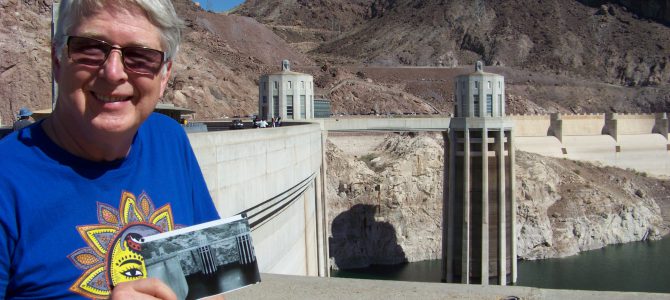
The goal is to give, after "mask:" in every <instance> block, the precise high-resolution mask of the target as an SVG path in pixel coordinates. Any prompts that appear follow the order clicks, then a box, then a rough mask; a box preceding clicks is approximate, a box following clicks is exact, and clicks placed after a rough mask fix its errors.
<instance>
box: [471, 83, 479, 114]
mask: <svg viewBox="0 0 670 300" xmlns="http://www.w3.org/2000/svg"><path fill="white" fill-rule="evenodd" d="M475 82H476V81H475ZM473 97H474V101H473V103H472V104H473V105H474V107H473V108H474V113H475V117H481V116H480V115H479V95H474V96H473Z"/></svg>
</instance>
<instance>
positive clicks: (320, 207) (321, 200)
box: [315, 130, 330, 277]
mask: <svg viewBox="0 0 670 300" xmlns="http://www.w3.org/2000/svg"><path fill="white" fill-rule="evenodd" d="M327 139H328V131H326V130H322V131H321V169H320V170H319V174H317V176H316V188H315V192H316V234H317V247H318V253H317V258H318V260H319V262H318V264H319V270H318V272H319V276H321V277H330V267H329V265H328V263H329V262H328V242H327V241H328V231H329V228H328V224H329V223H328V220H327V216H328V214H327V212H328V208H327V206H326V186H325V184H326V182H327V181H326V170H327V164H326V161H327V160H326V142H327Z"/></svg>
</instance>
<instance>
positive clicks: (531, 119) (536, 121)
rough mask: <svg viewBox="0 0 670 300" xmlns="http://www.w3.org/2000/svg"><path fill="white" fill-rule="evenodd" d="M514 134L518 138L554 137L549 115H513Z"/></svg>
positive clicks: (511, 117)
mask: <svg viewBox="0 0 670 300" xmlns="http://www.w3.org/2000/svg"><path fill="white" fill-rule="evenodd" d="M509 118H510V119H512V120H513V121H514V134H515V135H516V136H548V135H552V133H551V132H550V131H549V130H550V128H551V119H550V117H549V115H512V116H509Z"/></svg>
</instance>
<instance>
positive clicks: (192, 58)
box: [0, 0, 670, 125]
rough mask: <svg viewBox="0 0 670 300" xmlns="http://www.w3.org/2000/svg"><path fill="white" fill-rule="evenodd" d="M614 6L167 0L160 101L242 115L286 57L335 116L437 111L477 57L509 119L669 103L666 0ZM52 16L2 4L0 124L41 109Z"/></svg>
mask: <svg viewBox="0 0 670 300" xmlns="http://www.w3.org/2000/svg"><path fill="white" fill-rule="evenodd" d="M612 2H616V3H610V2H605V1H586V0H584V1H572V0H567V1H559V0H550V1H541V2H540V1H521V0H510V1H446V0H443V1H440V0H426V1H408V0H310V1H307V0H290V1H288V0H264V1H261V0H248V1H246V3H245V4H244V5H242V6H241V7H240V8H239V9H238V10H237V11H236V12H234V14H231V15H227V14H215V13H211V12H207V11H204V10H202V9H201V8H199V7H198V6H197V5H196V4H194V3H193V2H191V1H190V0H174V3H175V6H176V8H177V10H178V13H179V14H180V15H181V16H182V17H183V18H184V19H185V20H186V21H187V24H188V27H187V28H186V29H185V30H184V43H183V45H182V47H181V52H180V54H179V56H178V58H177V61H176V64H175V69H174V75H173V78H172V79H171V81H170V84H169V87H168V91H167V92H166V95H165V97H164V99H163V101H164V102H170V103H175V104H177V105H179V106H183V107H187V108H191V109H193V110H195V111H196V112H197V113H196V116H195V117H196V118H197V119H218V118H221V117H224V116H235V115H249V114H253V113H255V112H256V110H257V109H256V106H257V105H256V103H257V97H258V92H257V80H258V77H259V76H260V74H263V73H267V72H270V71H274V70H276V69H277V68H278V66H279V63H280V61H281V60H282V59H290V60H291V61H292V66H293V68H294V69H296V70H297V71H301V72H307V73H310V74H312V75H314V76H315V84H316V86H317V88H318V92H319V93H320V94H321V95H323V96H325V97H327V98H329V99H331V100H332V107H333V109H332V110H333V111H334V112H337V113H342V114H365V113H370V112H377V113H419V114H426V113H428V114H434V113H440V114H448V113H451V111H452V107H453V100H452V99H453V95H452V94H453V91H452V89H453V81H452V79H453V77H454V76H455V75H458V74H462V73H466V72H471V70H472V64H473V63H474V62H475V61H476V60H483V61H485V62H486V63H487V67H486V68H487V70H490V71H492V72H497V73H501V74H504V75H505V76H506V82H507V84H508V86H507V96H508V99H507V105H508V111H509V112H511V113H534V112H539V113H544V112H555V111H560V112H604V111H615V112H660V111H669V110H670V88H669V84H668V83H669V81H670V65H668V62H669V61H670V38H669V37H670V29H669V28H668V27H667V25H664V24H667V22H668V17H667V16H668V14H667V10H668V9H667V8H668V1H661V0H650V1H644V3H642V2H639V1H624V0H621V1H612ZM619 3H620V4H619ZM655 8H657V9H655ZM50 11H51V7H50V4H49V3H48V1H39V0H6V1H3V2H0V22H1V23H2V25H3V26H2V27H0V45H2V46H1V47H0V116H1V117H2V124H5V125H6V124H9V123H10V122H11V120H12V119H13V115H14V114H15V113H16V111H17V110H18V108H19V107H21V106H28V107H30V108H32V109H41V108H47V107H49V106H50V105H51V88H50V82H51V76H50V58H49V57H50V54H49V53H50V39H49V26H50V19H51V15H50Z"/></svg>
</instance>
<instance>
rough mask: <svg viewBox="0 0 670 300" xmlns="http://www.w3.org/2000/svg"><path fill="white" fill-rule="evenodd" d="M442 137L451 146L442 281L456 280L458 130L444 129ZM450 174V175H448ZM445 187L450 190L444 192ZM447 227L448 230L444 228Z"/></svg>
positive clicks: (445, 182)
mask: <svg viewBox="0 0 670 300" xmlns="http://www.w3.org/2000/svg"><path fill="white" fill-rule="evenodd" d="M442 138H443V139H444V142H445V145H448V147H449V160H447V159H446V157H447V156H446V155H445V156H444V157H445V160H444V164H445V167H444V171H445V172H444V174H445V176H443V181H442V184H443V185H442V186H443V189H442V190H443V192H442V198H443V201H442V226H443V227H442V228H443V230H442V251H444V252H446V253H442V281H443V282H454V262H453V259H454V250H455V249H454V201H455V199H454V198H455V189H456V144H457V143H458V141H457V137H456V132H455V131H454V130H451V131H443V132H442ZM446 174H448V176H446ZM445 188H448V189H449V190H448V191H447V193H445V192H444V190H445ZM444 228H446V230H444Z"/></svg>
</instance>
